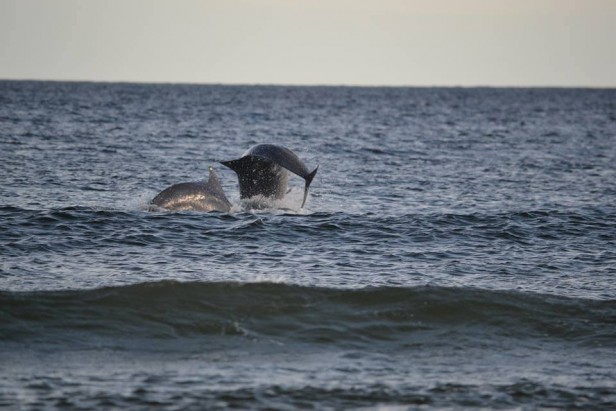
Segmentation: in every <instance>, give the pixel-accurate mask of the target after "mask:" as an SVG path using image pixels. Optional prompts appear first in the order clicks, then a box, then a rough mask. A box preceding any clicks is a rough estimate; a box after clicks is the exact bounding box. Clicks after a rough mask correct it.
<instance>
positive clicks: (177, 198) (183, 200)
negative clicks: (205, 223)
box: [151, 167, 231, 212]
mask: <svg viewBox="0 0 616 411" xmlns="http://www.w3.org/2000/svg"><path fill="white" fill-rule="evenodd" d="M209 171H210V177H209V179H208V180H207V182H205V181H194V182H190V183H179V184H174V185H172V186H171V187H168V188H166V189H164V190H163V191H161V192H160V193H159V194H158V195H157V196H156V197H154V199H152V201H151V204H154V205H156V206H158V207H162V208H166V209H167V210H175V211H224V212H228V211H229V210H231V203H230V202H229V200H227V196H225V192H224V191H223V189H222V186H221V185H220V180H218V175H216V172H215V171H214V168H213V167H209Z"/></svg>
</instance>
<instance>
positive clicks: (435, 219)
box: [0, 81, 616, 411]
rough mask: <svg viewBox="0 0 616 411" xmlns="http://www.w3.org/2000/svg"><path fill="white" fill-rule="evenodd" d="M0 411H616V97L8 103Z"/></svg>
mask: <svg viewBox="0 0 616 411" xmlns="http://www.w3.org/2000/svg"><path fill="white" fill-rule="evenodd" d="M258 143H274V144H280V145H283V146H285V147H288V148H290V149H292V150H293V151H294V152H295V153H296V154H297V155H298V156H299V157H300V158H301V159H302V160H303V161H304V162H305V164H306V165H307V167H308V168H309V169H312V168H314V167H316V165H319V172H318V174H317V175H316V178H315V180H314V181H313V183H312V186H311V190H310V195H309V197H308V201H307V203H306V206H305V208H303V209H301V208H300V204H301V200H302V195H303V180H302V179H301V178H299V177H293V178H291V180H290V185H291V191H290V192H289V193H288V195H287V196H286V197H285V198H284V199H283V200H280V201H277V202H272V204H271V207H270V208H267V209H264V210H250V209H249V208H247V207H246V204H245V203H244V202H242V201H240V199H239V190H238V184H237V178H236V175H235V174H234V172H233V171H231V170H229V169H227V168H225V167H223V166H222V165H220V164H219V163H218V161H221V160H230V159H235V158H238V157H240V156H241V155H242V154H243V153H244V151H245V150H247V149H248V148H250V147H251V146H253V145H255V144H258ZM209 166H213V167H214V168H215V170H216V171H217V173H218V175H219V176H220V179H221V180H222V184H223V186H224V189H225V191H226V193H227V195H228V197H229V199H230V200H231V202H232V203H233V204H234V206H233V209H232V211H231V212H229V213H220V212H212V213H200V212H170V211H149V208H148V202H149V201H150V200H151V199H152V198H153V197H154V196H155V195H156V194H157V193H158V192H159V191H161V190H163V189H164V188H166V187H168V186H170V185H172V184H175V183H179V182H186V181H197V180H201V179H206V178H207V174H208V167H209ZM0 408H2V409H7V410H8V409H17V410H53V409H58V410H60V409H61V410H111V409H117V410H128V409H130V410H133V409H135V410H152V409H165V410H201V409H207V410H217V409H221V410H222V409H233V408H235V409H276V410H278V409H281V410H287V409H288V410H294V409H318V410H321V409H322V410H340V409H359V410H372V409H381V410H395V411H398V410H431V409H439V410H440V409H452V410H454V409H455V410H458V409H469V410H471V409H472V410H477V409H485V410H493V409H503V410H508V409H515V410H544V409H550V410H555V409H570V410H613V409H616V90H615V89H556V88H552V89H538V88H531V89H499V88H378V87H372V88H369V87H366V88H356V87H283V86H216V85H177V84H175V85H174V84H159V85H150V84H121V83H115V84H114V83H62V82H20V81H0Z"/></svg>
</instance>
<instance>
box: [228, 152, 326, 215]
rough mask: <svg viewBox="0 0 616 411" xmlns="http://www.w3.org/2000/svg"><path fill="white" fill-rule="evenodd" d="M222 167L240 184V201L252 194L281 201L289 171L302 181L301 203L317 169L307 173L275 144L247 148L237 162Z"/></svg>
mask: <svg viewBox="0 0 616 411" xmlns="http://www.w3.org/2000/svg"><path fill="white" fill-rule="evenodd" d="M220 163H221V164H222V165H224V166H226V167H229V168H230V169H231V170H233V171H235V173H236V174H237V178H238V181H239V184H240V198H242V199H244V198H251V197H253V196H256V195H261V196H264V197H269V198H275V199H281V198H282V197H284V195H285V194H286V192H287V182H288V180H289V173H288V172H289V171H290V172H291V173H293V174H297V175H298V176H300V177H301V178H303V179H304V181H305V185H304V200H303V201H302V207H304V204H305V203H306V197H307V196H308V188H309V187H310V183H312V179H313V178H314V176H315V175H316V174H317V170H318V169H319V166H317V167H316V168H315V169H314V170H312V171H309V170H308V167H306V165H305V164H304V163H302V161H301V160H300V159H299V158H298V157H297V155H295V153H293V152H292V151H291V150H289V149H288V148H285V147H282V146H279V145H276V144H257V145H256V146H253V147H251V148H249V149H248V150H247V151H246V152H245V153H244V154H243V155H242V157H240V158H238V159H237V160H229V161H221V162H220Z"/></svg>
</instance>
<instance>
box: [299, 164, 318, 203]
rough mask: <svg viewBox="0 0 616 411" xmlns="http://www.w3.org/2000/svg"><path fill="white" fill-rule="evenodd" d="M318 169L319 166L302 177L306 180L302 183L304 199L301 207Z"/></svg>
mask: <svg viewBox="0 0 616 411" xmlns="http://www.w3.org/2000/svg"><path fill="white" fill-rule="evenodd" d="M318 170H319V166H317V167H316V168H315V169H314V170H313V171H312V172H311V173H310V174H308V175H306V176H305V177H304V180H306V184H305V185H304V201H302V207H301V208H304V204H306V198H308V188H310V183H312V179H313V178H314V176H315V175H317V171H318Z"/></svg>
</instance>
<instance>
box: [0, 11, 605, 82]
mask: <svg viewBox="0 0 616 411" xmlns="http://www.w3.org/2000/svg"><path fill="white" fill-rule="evenodd" d="M0 53H1V54H0V79H49V80H95V81H140V82H190V83H234V84H235V83H240V84H255V83H259V84H345V85H410V86H413V85H418V86H426V85H437V86H438V85H453V86H457V85H460V86H477V85H488V86H593V87H606V86H607V87H616V0H517V1H514V0H374V1H373V0H166V1H162V0H118V1H115V0H53V1H52V0H0Z"/></svg>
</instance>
